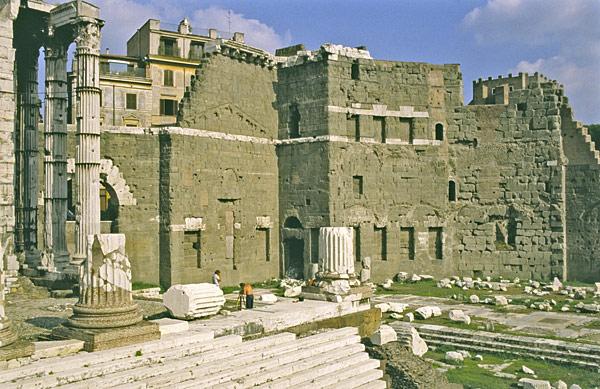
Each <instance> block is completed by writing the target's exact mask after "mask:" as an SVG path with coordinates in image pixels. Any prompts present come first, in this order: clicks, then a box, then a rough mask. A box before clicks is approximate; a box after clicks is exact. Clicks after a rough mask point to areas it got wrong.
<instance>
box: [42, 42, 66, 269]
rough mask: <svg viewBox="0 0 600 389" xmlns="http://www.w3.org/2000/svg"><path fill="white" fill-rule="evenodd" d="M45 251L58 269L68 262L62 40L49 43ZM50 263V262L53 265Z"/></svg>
mask: <svg viewBox="0 0 600 389" xmlns="http://www.w3.org/2000/svg"><path fill="white" fill-rule="evenodd" d="M44 132H45V156H44V177H45V198H44V206H45V219H44V223H45V234H44V250H45V252H46V254H47V255H48V256H50V257H52V258H53V262H54V263H53V265H54V266H55V267H56V268H57V270H63V269H64V267H65V266H66V265H67V264H68V261H69V253H68V251H67V239H66V222H67V207H68V194H67V48H66V43H65V42H62V41H60V40H58V39H54V40H52V39H51V40H50V42H49V43H48V45H47V46H46V106H45V120H44ZM49 265H50V264H49Z"/></svg>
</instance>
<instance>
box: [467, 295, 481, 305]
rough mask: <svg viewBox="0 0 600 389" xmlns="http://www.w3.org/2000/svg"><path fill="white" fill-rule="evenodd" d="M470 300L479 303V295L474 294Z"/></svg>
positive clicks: (472, 302)
mask: <svg viewBox="0 0 600 389" xmlns="http://www.w3.org/2000/svg"><path fill="white" fill-rule="evenodd" d="M469 301H470V302H471V304H478V303H479V296H477V295H476V294H472V295H471V296H469Z"/></svg>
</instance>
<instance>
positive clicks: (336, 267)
mask: <svg viewBox="0 0 600 389" xmlns="http://www.w3.org/2000/svg"><path fill="white" fill-rule="evenodd" d="M353 237H354V230H353V229H352V228H350V227H321V229H320V231H319V272H320V275H321V277H322V278H328V277H334V278H348V277H349V276H354V252H353V251H354V245H353Z"/></svg>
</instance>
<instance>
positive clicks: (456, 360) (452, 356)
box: [444, 351, 465, 365]
mask: <svg viewBox="0 0 600 389" xmlns="http://www.w3.org/2000/svg"><path fill="white" fill-rule="evenodd" d="M444 359H445V360H446V361H447V362H448V363H451V364H454V365H459V364H462V363H463V361H464V360H465V358H464V357H463V355H462V354H461V353H459V352H457V351H447V352H446V355H445V356H444Z"/></svg>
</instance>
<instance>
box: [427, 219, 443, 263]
mask: <svg viewBox="0 0 600 389" xmlns="http://www.w3.org/2000/svg"><path fill="white" fill-rule="evenodd" d="M429 253H430V255H431V256H432V257H433V258H435V259H440V260H441V259H443V258H444V247H443V230H442V227H429Z"/></svg>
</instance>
